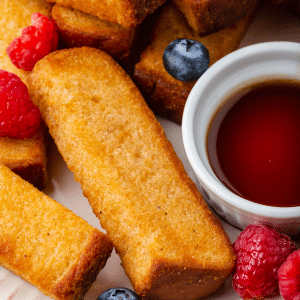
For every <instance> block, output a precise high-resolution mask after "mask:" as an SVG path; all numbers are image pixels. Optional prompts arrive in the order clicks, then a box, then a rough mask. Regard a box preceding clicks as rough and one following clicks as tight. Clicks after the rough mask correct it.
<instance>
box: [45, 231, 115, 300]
mask: <svg viewBox="0 0 300 300" xmlns="http://www.w3.org/2000/svg"><path fill="white" fill-rule="evenodd" d="M112 249H113V246H112V243H111V242H110V240H109V239H108V237H107V236H106V235H105V234H103V233H102V232H100V231H99V230H97V229H95V230H94V232H93V233H92V235H91V239H90V241H89V243H88V244H87V245H86V247H85V250H84V251H83V252H82V253H81V255H80V257H79V258H78V261H77V263H76V264H75V265H73V266H72V267H71V268H70V270H69V271H68V273H67V274H66V275H65V276H64V277H63V278H62V279H61V280H60V281H59V282H58V283H57V284H56V286H55V287H54V288H53V289H52V291H51V292H52V295H55V297H57V299H60V300H71V299H72V300H77V299H83V296H84V295H85V294H86V292H87V291H88V290H89V288H90V287H91V285H92V284H93V282H94V281H95V280H96V278H97V276H98V273H99V272H100V270H102V269H103V268H104V266H105V264H106V261H107V259H108V258H109V257H110V255H111V252H112Z"/></svg>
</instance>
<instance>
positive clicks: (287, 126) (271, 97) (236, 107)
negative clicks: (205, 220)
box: [207, 80, 300, 207]
mask: <svg viewBox="0 0 300 300" xmlns="http://www.w3.org/2000/svg"><path fill="white" fill-rule="evenodd" d="M232 103H234V104H233V106H232ZM230 105H231V106H232V107H231V108H229V110H228V106H230ZM226 106H227V108H226ZM224 109H225V111H226V109H227V111H226V112H224ZM207 151H208V157H209V159H210V164H211V167H212V169H213V171H214V172H215V174H216V176H217V177H218V178H219V180H220V181H221V182H222V183H223V184H224V185H225V186H226V187H227V188H229V189H230V190H231V191H233V192H234V193H236V194H237V195H239V196H241V197H243V198H245V199H248V200H250V201H253V202H256V203H260V204H264V205H269V206H279V207H287V206H289V207H290V206H300V83H299V82H292V81H288V80H273V81H266V82H263V83H259V84H254V85H250V86H248V87H246V88H244V89H241V90H239V91H238V92H236V93H234V94H233V95H231V96H230V97H229V98H228V99H226V101H225V102H224V105H222V107H220V109H219V110H218V112H217V113H216V115H215V117H214V119H213V121H212V123H211V125H210V129H209V133H208V138H207Z"/></svg>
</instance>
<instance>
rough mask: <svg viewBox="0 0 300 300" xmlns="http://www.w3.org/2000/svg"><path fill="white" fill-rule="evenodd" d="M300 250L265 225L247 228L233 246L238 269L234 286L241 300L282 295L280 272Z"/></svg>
mask: <svg viewBox="0 0 300 300" xmlns="http://www.w3.org/2000/svg"><path fill="white" fill-rule="evenodd" d="M296 249H297V247H296V244H295V243H293V242H292V241H291V239H290V238H289V237H288V236H286V235H284V234H281V233H279V232H277V231H276V230H275V229H272V228H269V227H266V226H263V225H248V226H247V227H246V228H245V230H244V231H243V232H242V233H241V234H240V235H239V237H238V238H237V240H236V241H235V242H234V252H235V254H236V257H237V260H236V268H235V272H234V274H233V279H232V284H233V288H234V289H235V291H236V292H237V293H238V294H239V295H240V297H241V298H242V299H253V298H257V299H262V298H264V297H269V296H274V295H278V294H279V284H278V274H277V271H278V269H279V268H280V266H281V265H282V264H283V263H284V261H285V260H286V258H287V257H288V255H290V254H291V253H292V252H294V251H295V250H296Z"/></svg>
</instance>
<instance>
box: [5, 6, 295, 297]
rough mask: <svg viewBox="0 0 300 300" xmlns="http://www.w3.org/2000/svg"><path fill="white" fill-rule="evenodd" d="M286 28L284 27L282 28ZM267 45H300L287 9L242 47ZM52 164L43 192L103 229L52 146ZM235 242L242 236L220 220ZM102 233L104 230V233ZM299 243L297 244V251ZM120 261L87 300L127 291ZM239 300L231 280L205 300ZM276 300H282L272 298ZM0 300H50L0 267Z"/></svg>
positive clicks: (264, 16) (171, 131)
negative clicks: (115, 289) (114, 289)
mask: <svg viewBox="0 0 300 300" xmlns="http://www.w3.org/2000/svg"><path fill="white" fill-rule="evenodd" d="M283 24H284V25H283ZM264 41H293V42H300V18H296V17H295V16H293V15H292V14H291V13H290V12H288V11H287V10H286V9H282V10H281V9H280V10H279V9H275V8H274V9H263V10H262V11H261V12H260V13H259V15H258V16H257V18H256V19H255V20H254V22H253V24H252V26H251V27H250V29H249V31H248V32H247V35H246V36H245V38H244V39H243V41H242V42H241V45H240V47H244V46H246V45H249V44H253V43H258V42H264ZM158 119H159V121H160V123H161V124H162V126H163V127H164V129H165V132H166V135H167V137H168V139H169V140H170V141H171V142H172V144H173V146H174V149H175V151H176V153H177V154H178V156H179V158H180V159H181V160H182V162H183V164H184V166H185V168H186V171H187V173H188V174H189V175H190V177H191V178H192V179H193V180H194V181H195V180H196V179H195V175H194V173H193V171H192V168H191V166H190V164H189V162H188V159H187V157H186V155H185V151H184V147H183V143H182V136H181V127H180V126H179V125H177V124H174V123H172V122H170V121H167V120H164V119H161V118H158ZM51 150H52V151H51V157H50V162H49V178H50V182H49V184H48V186H47V188H46V189H45V190H44V192H45V193H46V194H47V195H49V196H50V197H52V198H53V199H55V200H57V201H58V202H60V203H62V204H63V205H64V206H66V207H68V208H69V209H71V210H72V211H73V212H74V213H75V214H77V215H79V216H81V217H82V218H84V219H85V220H86V221H88V222H89V223H90V224H91V225H93V226H94V227H96V228H98V229H100V230H102V229H101V226H100V223H99V221H98V219H97V218H96V217H95V215H94V214H93V212H92V209H91V207H90V206H89V204H88V201H87V199H86V198H85V197H84V196H83V194H82V191H81V188H80V185H79V184H78V183H77V182H75V180H74V177H73V174H72V173H71V172H70V171H69V170H68V168H67V166H66V164H65V163H64V161H63V159H62V157H61V156H60V154H59V153H58V151H57V148H56V147H55V146H54V145H53V147H52V148H51ZM221 222H222V223H223V225H224V228H225V230H226V232H227V233H228V235H229V237H230V239H231V241H232V242H234V241H235V239H236V238H237V236H238V235H239V233H240V230H239V229H236V228H234V227H232V226H231V225H229V224H228V223H226V222H225V221H223V220H221ZM102 231H103V230H102ZM299 246H300V243H299V242H298V247H299ZM120 262H121V261H120V259H119V257H118V256H117V255H116V254H115V252H113V254H112V256H111V257H110V258H109V260H108V262H107V264H106V266H105V268H104V269H103V270H102V271H101V272H100V274H99V276H98V277H97V280H96V282H95V283H94V284H93V285H92V287H91V289H90V290H89V292H88V293H87V294H86V296H85V298H84V299H85V300H96V299H97V297H98V296H99V295H100V294H101V293H102V292H103V291H105V290H106V289H108V288H111V287H121V286H122V287H127V288H130V289H132V287H131V284H130V282H129V280H128V278H127V277H126V275H125V273H124V271H123V269H122V267H121V266H120ZM212 299H214V300H238V299H240V297H239V296H238V295H237V294H236V293H235V292H234V290H233V289H232V285H231V278H229V279H228V280H227V281H226V282H225V284H224V285H223V286H222V287H221V288H220V289H219V290H218V291H217V292H216V293H214V294H213V295H212V296H210V297H208V298H206V300H212ZM273 299H276V300H279V299H281V298H280V297H276V298H273ZM0 300H50V298H49V297H46V296H44V295H43V294H42V293H41V292H39V290H37V289H36V288H35V287H34V286H32V285H30V284H29V283H27V282H25V281H23V280H22V279H20V278H19V277H18V276H15V275H14V274H12V273H11V272H9V271H7V270H6V269H4V268H3V267H0Z"/></svg>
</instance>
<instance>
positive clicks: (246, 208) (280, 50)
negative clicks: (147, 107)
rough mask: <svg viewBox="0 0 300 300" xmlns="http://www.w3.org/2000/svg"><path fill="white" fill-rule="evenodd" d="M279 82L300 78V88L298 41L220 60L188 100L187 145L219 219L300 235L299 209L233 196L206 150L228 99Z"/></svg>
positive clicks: (264, 45) (242, 51) (262, 46)
mask: <svg viewBox="0 0 300 300" xmlns="http://www.w3.org/2000/svg"><path fill="white" fill-rule="evenodd" d="M274 78H283V79H292V80H293V81H294V80H297V81H299V85H300V44H299V43H291V42H268V43H261V44H256V45H252V46H248V47H245V48H242V49H239V50H237V51H235V52H233V53H231V54H229V55H227V56H226V57H224V58H222V59H221V60H219V61H218V62H216V63H215V64H214V65H212V66H211V67H210V68H209V69H208V70H207V71H206V72H205V73H204V74H203V75H202V76H201V78H200V79H199V80H198V81H197V82H196V84H195V86H194V88H193V89H192V91H191V93H190V95H189V97H188V100H187V103H186V106H185V109H184V114H183V121H182V134H183V143H184V147H185V150H186V154H187V157H188V159H189V161H190V164H191V166H192V168H193V170H194V171H195V174H196V176H197V179H198V181H199V188H200V190H201V192H202V194H203V196H204V198H205V200H206V201H207V202H208V204H209V205H210V206H211V207H212V208H213V209H214V210H215V211H216V212H217V213H218V214H219V215H221V216H222V217H223V218H224V219H226V220H227V221H228V222H229V223H231V224H233V225H234V226H237V227H239V228H241V229H244V228H245V227H246V226H247V225H248V224H252V223H260V224H268V225H271V226H273V227H274V228H275V229H277V230H279V231H281V232H283V233H286V234H289V235H295V234H297V233H300V206H297V207H272V206H266V205H260V204H257V203H254V202H251V201H248V200H245V199H243V198H241V197H239V196H238V195H236V194H234V193H232V192H231V191H230V190H228V189H227V188H226V187H225V186H224V185H223V184H222V183H221V182H220V181H219V179H218V178H217V177H216V176H215V174H214V172H213V170H212V168H211V166H210V164H209V159H208V155H207V151H206V137H207V133H208V129H209V125H210V122H211V120H212V118H213V116H214V114H215V113H216V111H217V109H218V108H219V107H220V105H221V103H222V102H224V100H225V98H226V96H228V95H230V94H232V92H233V91H234V90H236V89H237V88H240V87H241V86H246V85H248V84H251V83H256V82H259V81H264V80H267V79H274ZM299 155H300V153H299ZM299 185H300V178H299Z"/></svg>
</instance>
